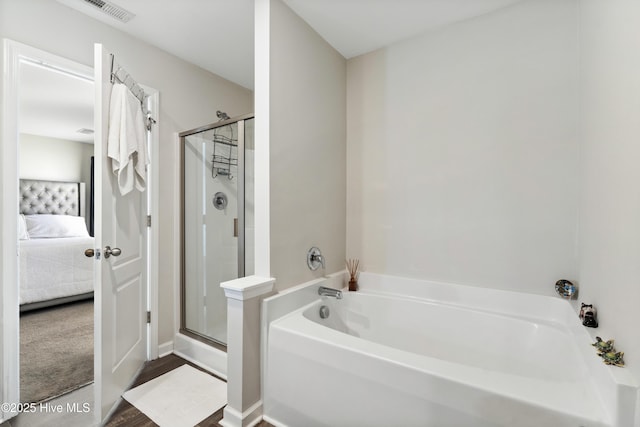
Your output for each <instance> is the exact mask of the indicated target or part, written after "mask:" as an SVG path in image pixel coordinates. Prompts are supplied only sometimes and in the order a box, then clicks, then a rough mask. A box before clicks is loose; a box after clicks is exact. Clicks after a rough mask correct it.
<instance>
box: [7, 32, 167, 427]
mask: <svg viewBox="0 0 640 427" xmlns="http://www.w3.org/2000/svg"><path fill="white" fill-rule="evenodd" d="M2 46H3V56H2V60H3V66H4V69H5V75H4V78H3V81H2V88H3V91H2V93H3V99H2V108H3V114H2V117H1V118H2V123H1V132H2V133H1V135H2V144H0V164H1V165H2V171H1V172H0V198H1V199H0V200H2V207H1V209H0V220H1V222H2V224H1V227H2V236H3V239H2V242H1V243H0V255H1V260H0V276H1V278H2V282H1V283H0V295H2V303H1V304H0V316H1V320H2V324H1V327H0V342H1V343H2V354H1V356H0V375H1V376H2V382H1V383H0V386H1V387H2V388H1V389H0V399H2V402H4V403H10V404H11V403H16V404H17V403H18V402H19V392H20V390H19V378H20V364H19V343H20V342H19V307H18V289H19V285H18V283H19V280H18V279H19V276H18V274H19V271H18V262H19V260H18V249H19V248H18V236H17V227H18V224H17V219H18V218H17V209H16V206H17V203H18V181H19V175H18V174H19V166H18V165H19V147H18V143H19V85H20V62H21V61H23V60H25V59H26V60H30V61H36V62H41V63H44V64H46V65H48V66H50V67H52V68H53V69H58V70H60V71H61V72H68V73H71V74H78V75H81V76H85V77H88V78H90V79H91V80H93V68H92V67H88V66H86V65H82V64H80V63H78V62H76V61H72V60H69V59H66V58H63V57H60V56H58V55H55V54H53V53H50V52H46V51H43V50H40V49H37V48H34V47H31V46H28V45H25V44H22V43H19V42H16V41H13V40H10V39H3V40H2ZM147 89H148V92H147V93H149V94H151V97H150V102H151V106H152V108H153V111H155V114H156V117H154V119H155V120H156V121H159V117H158V116H159V114H158V111H159V93H158V91H157V90H155V89H152V88H146V87H145V91H146V90H147ZM157 126H158V123H156V124H155V125H154V126H153V127H154V130H153V131H152V132H151V146H150V157H151V159H152V160H153V161H154V163H155V167H154V166H151V167H150V174H149V178H150V179H149V182H148V184H149V186H148V188H149V196H148V197H149V210H150V213H149V214H150V215H151V216H152V218H154V220H153V221H152V222H151V227H150V228H149V232H148V236H149V237H148V244H149V250H148V255H149V264H148V274H147V277H148V283H147V289H148V301H149V302H148V304H149V310H150V311H151V313H152V315H151V322H150V323H149V330H148V337H149V338H148V343H147V358H148V359H149V360H152V359H155V358H157V357H158V265H159V262H158V261H159V255H158V252H159V251H158V241H159V239H158V238H159V227H158V219H157V216H158V213H159V202H158V200H159V178H160V174H159V167H158V158H159V132H158V128H157ZM6 200H15V203H6V202H5V201H6ZM95 319H96V321H99V319H101V313H99V312H96V313H95ZM94 345H95V344H94ZM94 351H95V347H94ZM94 375H99V373H97V372H96V373H94ZM15 415H17V412H15V411H13V412H8V413H4V412H0V422H4V421H6V420H7V419H9V418H12V417H14V416H15Z"/></svg>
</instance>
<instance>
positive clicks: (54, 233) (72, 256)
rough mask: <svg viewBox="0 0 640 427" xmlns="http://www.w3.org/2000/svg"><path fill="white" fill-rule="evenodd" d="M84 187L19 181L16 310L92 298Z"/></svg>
mask: <svg viewBox="0 0 640 427" xmlns="http://www.w3.org/2000/svg"><path fill="white" fill-rule="evenodd" d="M83 196H84V184H83V183H78V182H58V181H43V180H29V179H21V180H20V208H19V212H20V213H19V216H18V235H19V250H20V297H19V298H20V311H21V312H22V311H28V310H32V309H36V308H42V307H48V306H51V305H57V304H63V303H66V302H71V301H77V300H81V299H87V298H92V297H93V259H92V258H87V257H85V256H84V251H85V249H88V248H93V247H94V239H93V237H91V236H89V233H88V231H87V227H86V223H85V218H84V211H85V208H84V199H85V198H84V197H83Z"/></svg>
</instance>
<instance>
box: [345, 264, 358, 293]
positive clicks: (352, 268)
mask: <svg viewBox="0 0 640 427" xmlns="http://www.w3.org/2000/svg"><path fill="white" fill-rule="evenodd" d="M345 263H346V264H347V271H348V272H349V290H350V291H357V290H358V275H359V274H360V272H359V271H358V269H359V267H360V260H359V259H347V260H346V261H345Z"/></svg>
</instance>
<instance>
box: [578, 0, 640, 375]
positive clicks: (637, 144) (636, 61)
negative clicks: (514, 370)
mask: <svg viewBox="0 0 640 427" xmlns="http://www.w3.org/2000/svg"><path fill="white" fill-rule="evenodd" d="M579 18H580V41H581V42H580V46H581V48H580V54H581V57H580V70H581V72H580V81H581V88H580V89H581V97H582V99H581V100H582V102H581V106H582V108H581V111H582V117H581V118H582V120H581V131H582V145H581V166H582V167H581V184H582V191H581V197H580V232H579V237H580V240H579V245H578V246H579V251H580V287H581V289H580V299H581V300H582V301H585V302H589V303H593V304H594V305H595V306H596V308H597V309H598V317H599V321H600V325H599V327H598V329H597V330H594V331H593V333H594V334H595V333H596V332H597V335H600V336H602V337H607V338H615V340H616V348H617V349H618V350H619V351H624V352H625V359H626V362H627V365H628V368H629V369H631V370H632V372H633V373H634V375H635V377H636V379H637V380H638V382H640V334H639V333H638V303H639V302H640V285H639V284H638V278H639V277H640V262H639V260H640V197H638V194H639V192H640V191H639V190H638V188H640V167H639V165H640V78H639V76H640V25H638V23H639V22H640V3H639V2H637V1H626V0H612V1H607V2H600V1H596V0H583V1H581V2H580V15H579Z"/></svg>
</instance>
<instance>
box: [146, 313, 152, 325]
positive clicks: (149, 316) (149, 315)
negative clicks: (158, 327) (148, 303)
mask: <svg viewBox="0 0 640 427" xmlns="http://www.w3.org/2000/svg"><path fill="white" fill-rule="evenodd" d="M147 323H151V312H150V311H147Z"/></svg>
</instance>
